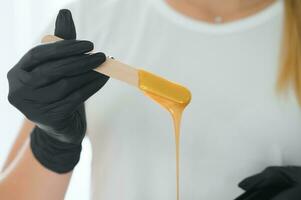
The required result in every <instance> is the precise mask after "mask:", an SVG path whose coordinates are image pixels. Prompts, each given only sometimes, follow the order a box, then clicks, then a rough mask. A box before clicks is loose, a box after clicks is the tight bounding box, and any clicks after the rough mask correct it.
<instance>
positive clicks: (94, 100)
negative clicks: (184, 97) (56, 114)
mask: <svg viewBox="0 0 301 200" xmlns="http://www.w3.org/2000/svg"><path fill="white" fill-rule="evenodd" d="M73 15H74V16H75V19H77V20H76V23H77V26H78V33H79V34H78V35H79V38H81V39H82V38H86V39H89V40H92V41H93V42H94V43H95V47H96V50H98V51H103V52H105V53H106V54H107V55H111V56H114V57H115V58H116V59H118V60H121V61H123V62H125V63H128V64H131V65H133V66H138V67H141V68H143V69H146V70H149V71H152V72H154V73H156V74H159V75H161V76H163V77H166V78H168V79H170V80H173V81H176V82H179V83H181V84H183V85H185V86H187V87H188V88H189V89H190V90H191V92H192V101H191V104H190V105H189V106H188V108H187V109H186V111H185V113H184V116H183V121H182V130H181V131H182V132H181V174H180V176H181V177H180V188H181V189H180V196H181V199H182V200H200V199H206V200H221V199H234V198H235V197H236V196H238V195H239V194H240V193H241V192H242V190H241V189H239V188H238V186H237V184H238V183H239V182H240V181H241V180H242V179H244V178H245V177H247V176H249V175H252V174H254V173H257V172H259V171H261V170H263V169H264V168H265V167H267V166H270V165H287V164H291V165H299V164H301V158H300V155H299V152H300V151H301V145H300V141H301V123H300V120H301V112H300V108H299V106H298V104H297V101H296V99H295V96H294V94H293V93H292V92H289V94H288V96H287V98H282V97H279V96H277V95H276V92H275V83H276V78H277V74H278V58H279V52H280V51H279V50H280V41H281V35H282V27H283V24H282V23H283V2H282V1H277V2H276V3H274V4H273V5H271V6H270V7H268V8H266V9H265V10H263V11H261V12H259V13H257V14H256V15H253V16H250V17H248V18H245V19H242V20H240V21H236V22H231V23H227V24H224V25H210V24H207V23H205V22H200V21H196V20H193V19H191V18H189V17H186V16H184V15H182V14H180V13H178V12H176V11H175V10H173V9H172V8H171V7H169V5H167V4H166V3H165V2H164V1H163V0H145V1H141V0H102V1H97V0H89V1H82V3H79V4H78V6H77V8H76V9H74V10H73ZM79 19H80V20H79ZM86 107H87V120H88V136H89V138H90V140H91V143H92V148H93V161H92V198H93V199H95V200H121V199H122V200H142V199H143V200H175V199H176V172H175V169H176V168H175V142H174V133H173V127H172V122H171V118H170V116H169V114H168V113H167V112H166V111H165V110H163V109H162V108H161V107H160V106H158V105H157V104H155V103H153V102H152V101H150V100H149V99H148V98H147V97H145V96H143V94H142V93H141V92H139V91H138V90H137V89H136V88H133V87H130V86H129V85H126V84H124V83H122V82H119V81H116V80H113V79H110V81H109V82H108V84H107V85H106V86H105V87H104V88H103V89H102V90H101V91H99V92H98V93H97V94H95V95H94V96H93V97H91V98H90V99H89V100H88V101H87V104H86Z"/></svg>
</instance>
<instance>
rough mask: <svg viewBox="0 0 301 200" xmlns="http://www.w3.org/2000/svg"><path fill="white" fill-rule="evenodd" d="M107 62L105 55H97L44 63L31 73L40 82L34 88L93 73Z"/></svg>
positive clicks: (85, 55)
mask: <svg viewBox="0 0 301 200" xmlns="http://www.w3.org/2000/svg"><path fill="white" fill-rule="evenodd" d="M105 60H106V56H105V54H103V53H95V54H83V55H79V56H73V57H68V58H64V59H60V60H55V61H51V62H47V63H44V64H42V65H40V66H39V67H37V68H35V69H34V70H33V71H32V72H31V73H32V74H33V76H35V77H37V79H39V81H36V82H34V83H33V84H34V87H36V88H39V87H43V86H45V85H49V84H51V83H52V82H54V81H56V80H59V79H61V78H63V77H67V76H74V75H79V74H82V73H85V72H87V71H91V70H92V69H94V68H96V67H98V66H99V65H101V64H102V63H103V62H104V61H105Z"/></svg>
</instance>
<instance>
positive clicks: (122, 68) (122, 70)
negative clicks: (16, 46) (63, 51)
mask: <svg viewBox="0 0 301 200" xmlns="http://www.w3.org/2000/svg"><path fill="white" fill-rule="evenodd" d="M59 40H62V39H61V38H59V37H56V36H54V35H46V36H45V37H44V38H43V39H42V43H49V42H56V41H59ZM94 70H95V71H97V72H99V73H102V74H105V75H107V76H109V77H112V78H114V79H117V80H120V81H123V82H125V83H128V84H130V85H133V86H136V87H137V86H138V80H139V77H138V70H137V69H135V68H134V67H131V66H129V65H127V64H124V63H122V62H120V61H118V60H115V59H112V58H110V57H107V59H106V61H105V62H104V63H103V64H102V65H101V66H99V67H97V68H96V69H94Z"/></svg>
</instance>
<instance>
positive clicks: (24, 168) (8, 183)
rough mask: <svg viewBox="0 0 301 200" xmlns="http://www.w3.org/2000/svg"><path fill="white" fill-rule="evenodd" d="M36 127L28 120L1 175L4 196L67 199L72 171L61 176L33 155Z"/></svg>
mask: <svg viewBox="0 0 301 200" xmlns="http://www.w3.org/2000/svg"><path fill="white" fill-rule="evenodd" d="M33 126H34V125H33V124H32V123H31V122H30V121H28V120H25V121H24V123H23V126H22V128H21V130H20V133H19V135H18V137H17V139H16V141H15V143H14V145H13V147H12V150H11V152H10V153H9V156H8V158H7V160H6V163H5V166H4V170H3V171H2V172H1V173H0V197H1V199H12V200H19V199H22V200H41V199H43V200H63V199H64V197H65V193H66V191H67V188H68V185H69V181H70V178H71V175H72V172H70V173H66V174H57V173H54V172H52V171H50V170H48V169H46V168H44V167H43V166H42V165H41V164H40V163H39V162H38V161H37V160H36V159H35V158H34V156H33V154H32V152H31V149H30V145H29V134H30V132H31V130H32V128H33Z"/></svg>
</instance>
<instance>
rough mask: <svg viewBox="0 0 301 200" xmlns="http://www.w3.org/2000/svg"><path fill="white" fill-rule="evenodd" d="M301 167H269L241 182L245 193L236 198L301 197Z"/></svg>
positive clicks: (286, 199) (296, 199)
mask: <svg viewBox="0 0 301 200" xmlns="http://www.w3.org/2000/svg"><path fill="white" fill-rule="evenodd" d="M300 184H301V167H298V166H285V167H281V166H279V167H276V166H273V167H268V168H266V169H265V170H264V171H262V172H261V173H259V174H255V175H253V176H250V177H248V178H246V179H244V180H243V181H241V182H240V183H239V187H241V188H242V189H244V190H245V193H244V194H242V195H241V196H239V197H238V198H236V199H235V200H299V199H301V186H300Z"/></svg>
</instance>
